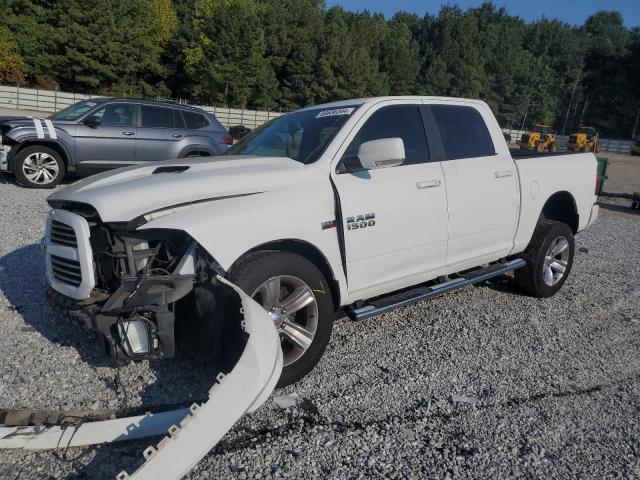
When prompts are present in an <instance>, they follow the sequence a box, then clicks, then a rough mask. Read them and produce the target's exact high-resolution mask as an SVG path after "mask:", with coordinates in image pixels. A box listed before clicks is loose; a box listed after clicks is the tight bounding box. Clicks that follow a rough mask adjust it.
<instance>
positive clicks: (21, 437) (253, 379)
mask: <svg viewBox="0 0 640 480" xmlns="http://www.w3.org/2000/svg"><path fill="white" fill-rule="evenodd" d="M218 280H220V281H221V282H222V283H225V284H226V285H228V286H230V287H231V288H233V289H234V290H235V291H236V292H237V293H238V295H240V299H241V301H242V308H243V310H244V322H243V327H244V330H245V331H246V332H247V333H248V334H249V339H248V340H247V345H246V346H245V349H244V351H243V352H242V356H241V357H240V359H239V360H238V363H237V364H236V366H235V367H234V369H233V370H232V371H231V372H230V373H229V374H228V375H226V376H225V375H223V374H220V375H218V377H217V379H216V380H217V383H216V384H214V385H213V387H211V389H210V390H209V400H208V401H206V402H205V403H203V404H201V405H198V404H194V405H192V406H191V408H190V409H182V410H173V411H170V412H163V413H157V414H153V415H152V414H147V415H141V416H137V417H127V418H120V419H115V420H105V421H97V422H89V423H85V424H82V425H81V426H79V427H66V428H63V427H58V426H56V427H51V428H47V427H26V426H22V427H20V426H18V427H0V448H25V449H48V448H64V447H67V446H72V447H75V446H83V445H95V444H101V443H108V442H116V441H123V440H132V439H136V438H141V437H146V436H152V435H159V434H162V433H168V436H165V437H164V438H163V439H162V440H161V441H160V443H158V445H157V446H156V447H153V446H150V447H148V448H147V449H146V450H145V451H144V458H145V460H146V461H145V463H144V464H143V465H142V466H141V467H140V468H139V469H138V470H137V471H136V472H135V473H133V474H132V475H131V477H130V476H129V475H128V474H127V473H126V472H124V471H123V472H121V473H119V474H118V476H117V477H116V478H117V479H118V480H122V479H126V478H136V479H153V480H155V479H158V478H162V479H167V480H171V479H180V478H182V477H183V476H184V475H186V474H187V473H188V472H189V470H191V468H192V467H193V466H194V465H195V464H196V463H198V462H199V461H200V459H201V458H202V457H204V456H205V455H206V454H207V452H209V450H211V448H213V447H214V446H215V445H216V444H217V443H218V442H219V441H220V439H221V438H222V437H223V436H224V435H225V434H226V433H227V432H228V431H229V430H230V429H231V427H233V425H235V423H236V422H237V421H238V420H239V419H240V418H241V417H242V416H243V415H244V414H245V413H246V412H251V411H254V410H255V409H257V408H258V407H259V406H260V405H262V404H263V403H264V402H265V400H266V399H267V398H268V397H269V395H270V394H271V392H272V391H273V389H274V388H275V385H276V383H277V381H278V379H279V378H280V373H281V372H282V349H281V347H280V339H279V336H278V332H277V330H276V328H275V325H274V324H273V320H272V319H271V317H270V315H269V314H268V313H267V312H266V311H265V310H264V308H262V306H261V305H259V304H258V303H256V302H255V301H254V300H253V299H251V297H249V296H248V295H247V294H245V293H244V292H243V291H242V290H241V289H240V288H238V287H236V286H235V285H233V284H232V283H230V282H229V281H227V280H225V279H224V278H222V277H218Z"/></svg>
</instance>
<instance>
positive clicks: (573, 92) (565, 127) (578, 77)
mask: <svg viewBox="0 0 640 480" xmlns="http://www.w3.org/2000/svg"><path fill="white" fill-rule="evenodd" d="M581 73H582V70H581V71H580V72H578V76H577V77H576V81H575V83H574V84H573V90H572V91H571V98H570V99H569V106H568V107H567V114H566V115H565V117H564V125H562V135H564V134H565V131H566V129H567V120H568V119H569V112H570V111H571V104H572V103H573V96H574V95H575V94H576V87H577V86H578V81H579V80H580V74H581Z"/></svg>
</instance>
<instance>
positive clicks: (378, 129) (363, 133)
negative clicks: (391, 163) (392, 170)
mask: <svg viewBox="0 0 640 480" xmlns="http://www.w3.org/2000/svg"><path fill="white" fill-rule="evenodd" d="M383 138H401V139H402V141H403V142H404V151H405V155H406V158H405V161H404V162H403V163H402V165H415V164H418V163H425V162H428V161H429V148H428V147H427V137H426V135H425V131H424V126H423V124H422V118H421V117H420V111H419V109H418V106H417V105H391V106H388V107H383V108H381V109H380V110H377V111H376V112H374V113H373V115H371V116H370V117H369V118H368V119H367V121H366V122H365V124H364V125H363V126H362V127H361V128H360V130H359V131H358V133H357V134H356V136H355V138H354V139H353V140H352V141H351V143H350V144H349V147H347V150H346V151H345V153H344V155H343V157H342V158H343V160H345V161H347V160H349V159H352V158H354V157H355V156H357V154H358V149H359V148H360V145H362V144H363V143H365V142H370V141H371V140H381V139H383Z"/></svg>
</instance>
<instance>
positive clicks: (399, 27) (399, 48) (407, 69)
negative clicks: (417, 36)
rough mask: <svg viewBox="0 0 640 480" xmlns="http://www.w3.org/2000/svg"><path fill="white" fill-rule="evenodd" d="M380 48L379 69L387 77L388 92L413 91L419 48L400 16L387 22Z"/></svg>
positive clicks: (403, 92) (408, 92)
mask: <svg viewBox="0 0 640 480" xmlns="http://www.w3.org/2000/svg"><path fill="white" fill-rule="evenodd" d="M380 48H381V55H380V70H381V71H382V72H384V73H386V74H387V77H388V79H389V93H390V94H391V95H409V94H413V93H415V91H416V82H417V79H418V73H419V72H420V58H419V49H418V44H417V42H416V41H415V40H414V39H413V36H412V33H411V30H410V27H409V26H408V25H407V24H406V23H405V22H404V21H403V20H402V18H400V17H396V18H394V19H392V20H391V21H390V22H389V24H388V27H387V29H386V31H385V32H384V34H383V37H382V43H381V47H380Z"/></svg>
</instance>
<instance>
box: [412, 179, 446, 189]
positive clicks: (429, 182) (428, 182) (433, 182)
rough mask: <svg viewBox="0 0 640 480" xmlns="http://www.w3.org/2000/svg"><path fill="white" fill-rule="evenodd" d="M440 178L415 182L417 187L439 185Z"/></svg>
mask: <svg viewBox="0 0 640 480" xmlns="http://www.w3.org/2000/svg"><path fill="white" fill-rule="evenodd" d="M440 183H441V182H440V180H424V181H422V182H418V183H416V187H418V188H431V187H439V186H440Z"/></svg>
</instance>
